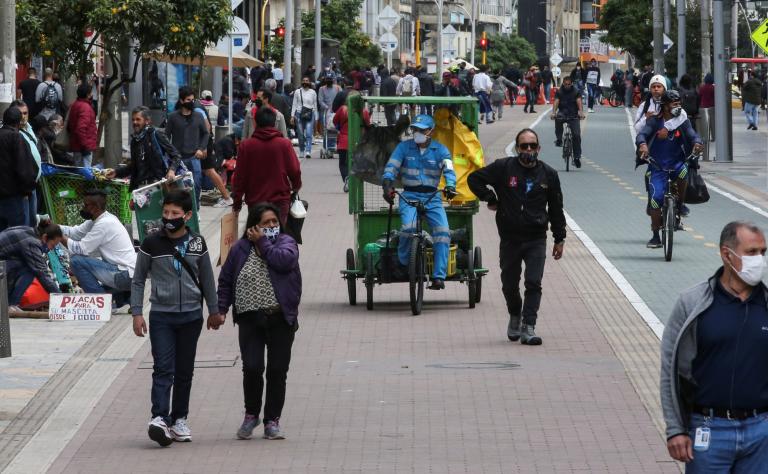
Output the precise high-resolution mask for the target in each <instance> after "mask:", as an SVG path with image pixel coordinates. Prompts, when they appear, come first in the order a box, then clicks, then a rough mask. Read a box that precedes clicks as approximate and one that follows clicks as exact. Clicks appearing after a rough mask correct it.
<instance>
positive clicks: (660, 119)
mask: <svg viewBox="0 0 768 474" xmlns="http://www.w3.org/2000/svg"><path fill="white" fill-rule="evenodd" d="M682 110H683V109H682V106H681V104H680V94H679V93H678V92H677V91H674V90H670V91H666V92H665V93H664V95H663V96H662V98H661V110H660V112H659V114H658V115H656V116H654V117H651V118H649V119H648V120H647V121H646V123H645V126H644V127H643V128H642V130H640V132H639V133H638V134H637V138H636V139H635V144H636V145H637V147H638V150H639V151H640V154H641V155H642V156H643V158H645V159H647V158H648V156H649V155H650V156H651V157H653V161H654V162H653V163H650V162H649V163H648V171H647V177H648V207H647V213H648V215H649V216H651V230H652V231H653V237H652V238H651V240H649V241H648V243H647V244H646V246H647V247H648V248H659V247H661V246H662V245H661V238H660V237H659V229H661V206H662V204H663V201H664V193H666V192H667V171H666V170H674V177H675V184H676V186H677V202H678V206H682V204H683V199H684V198H685V188H686V185H687V182H686V180H685V177H686V175H687V174H688V166H687V165H686V162H685V161H686V157H687V156H688V155H689V151H690V150H691V149H693V153H700V152H701V150H702V149H703V145H702V141H701V138H700V137H699V135H698V134H697V133H696V131H695V130H694V129H693V126H692V125H691V122H690V121H689V120H685V121H684V122H683V123H682V124H680V125H679V126H678V127H677V128H675V129H674V130H669V129H668V128H667V126H668V125H667V124H668V123H669V121H670V120H671V119H673V118H674V117H679V116H680V114H682ZM678 210H679V209H678Z"/></svg>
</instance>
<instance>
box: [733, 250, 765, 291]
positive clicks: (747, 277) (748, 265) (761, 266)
mask: <svg viewBox="0 0 768 474" xmlns="http://www.w3.org/2000/svg"><path fill="white" fill-rule="evenodd" d="M726 248H727V247H726ZM728 251H729V252H731V253H732V254H734V255H736V256H737V257H739V258H740V259H741V271H736V268H735V267H734V266H733V265H731V268H733V271H735V272H736V274H737V275H738V276H739V278H741V281H743V282H744V283H746V284H747V285H749V286H757V285H758V284H760V282H761V281H762V280H763V276H764V275H765V268H766V265H767V264H766V261H765V257H764V256H763V255H743V256H742V255H739V254H737V253H736V252H734V251H733V250H731V249H728Z"/></svg>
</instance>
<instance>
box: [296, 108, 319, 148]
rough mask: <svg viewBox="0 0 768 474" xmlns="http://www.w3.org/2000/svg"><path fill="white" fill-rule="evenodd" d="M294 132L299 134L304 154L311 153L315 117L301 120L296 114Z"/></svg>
mask: <svg viewBox="0 0 768 474" xmlns="http://www.w3.org/2000/svg"><path fill="white" fill-rule="evenodd" d="M295 120H296V123H297V126H296V133H297V134H301V138H302V139H301V140H300V141H301V146H302V148H303V150H302V151H303V152H304V154H305V155H308V154H310V153H312V137H313V136H314V135H315V119H314V118H312V120H309V121H307V122H302V121H301V119H300V118H299V114H296V118H295Z"/></svg>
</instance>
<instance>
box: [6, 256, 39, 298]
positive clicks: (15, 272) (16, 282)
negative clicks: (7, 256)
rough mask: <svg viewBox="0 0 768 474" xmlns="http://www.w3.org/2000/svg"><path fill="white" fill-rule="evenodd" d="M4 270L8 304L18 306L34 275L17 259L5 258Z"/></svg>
mask: <svg viewBox="0 0 768 474" xmlns="http://www.w3.org/2000/svg"><path fill="white" fill-rule="evenodd" d="M5 271H6V273H7V275H8V304H9V305H10V306H18V304H19V303H20V302H21V297H22V296H24V292H26V291H27V288H29V285H31V284H32V281H33V280H34V279H35V275H34V274H33V273H32V270H31V269H30V268H29V267H28V266H27V264H25V263H24V262H21V261H19V260H6V261H5Z"/></svg>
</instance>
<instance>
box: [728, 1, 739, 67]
mask: <svg viewBox="0 0 768 474" xmlns="http://www.w3.org/2000/svg"><path fill="white" fill-rule="evenodd" d="M739 1H740V0H731V4H730V6H731V44H730V47H731V56H738V55H739V6H738V5H737V2H739ZM731 70H732V71H733V72H736V71H737V70H738V67H737V65H736V63H733V64H732V65H731Z"/></svg>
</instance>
